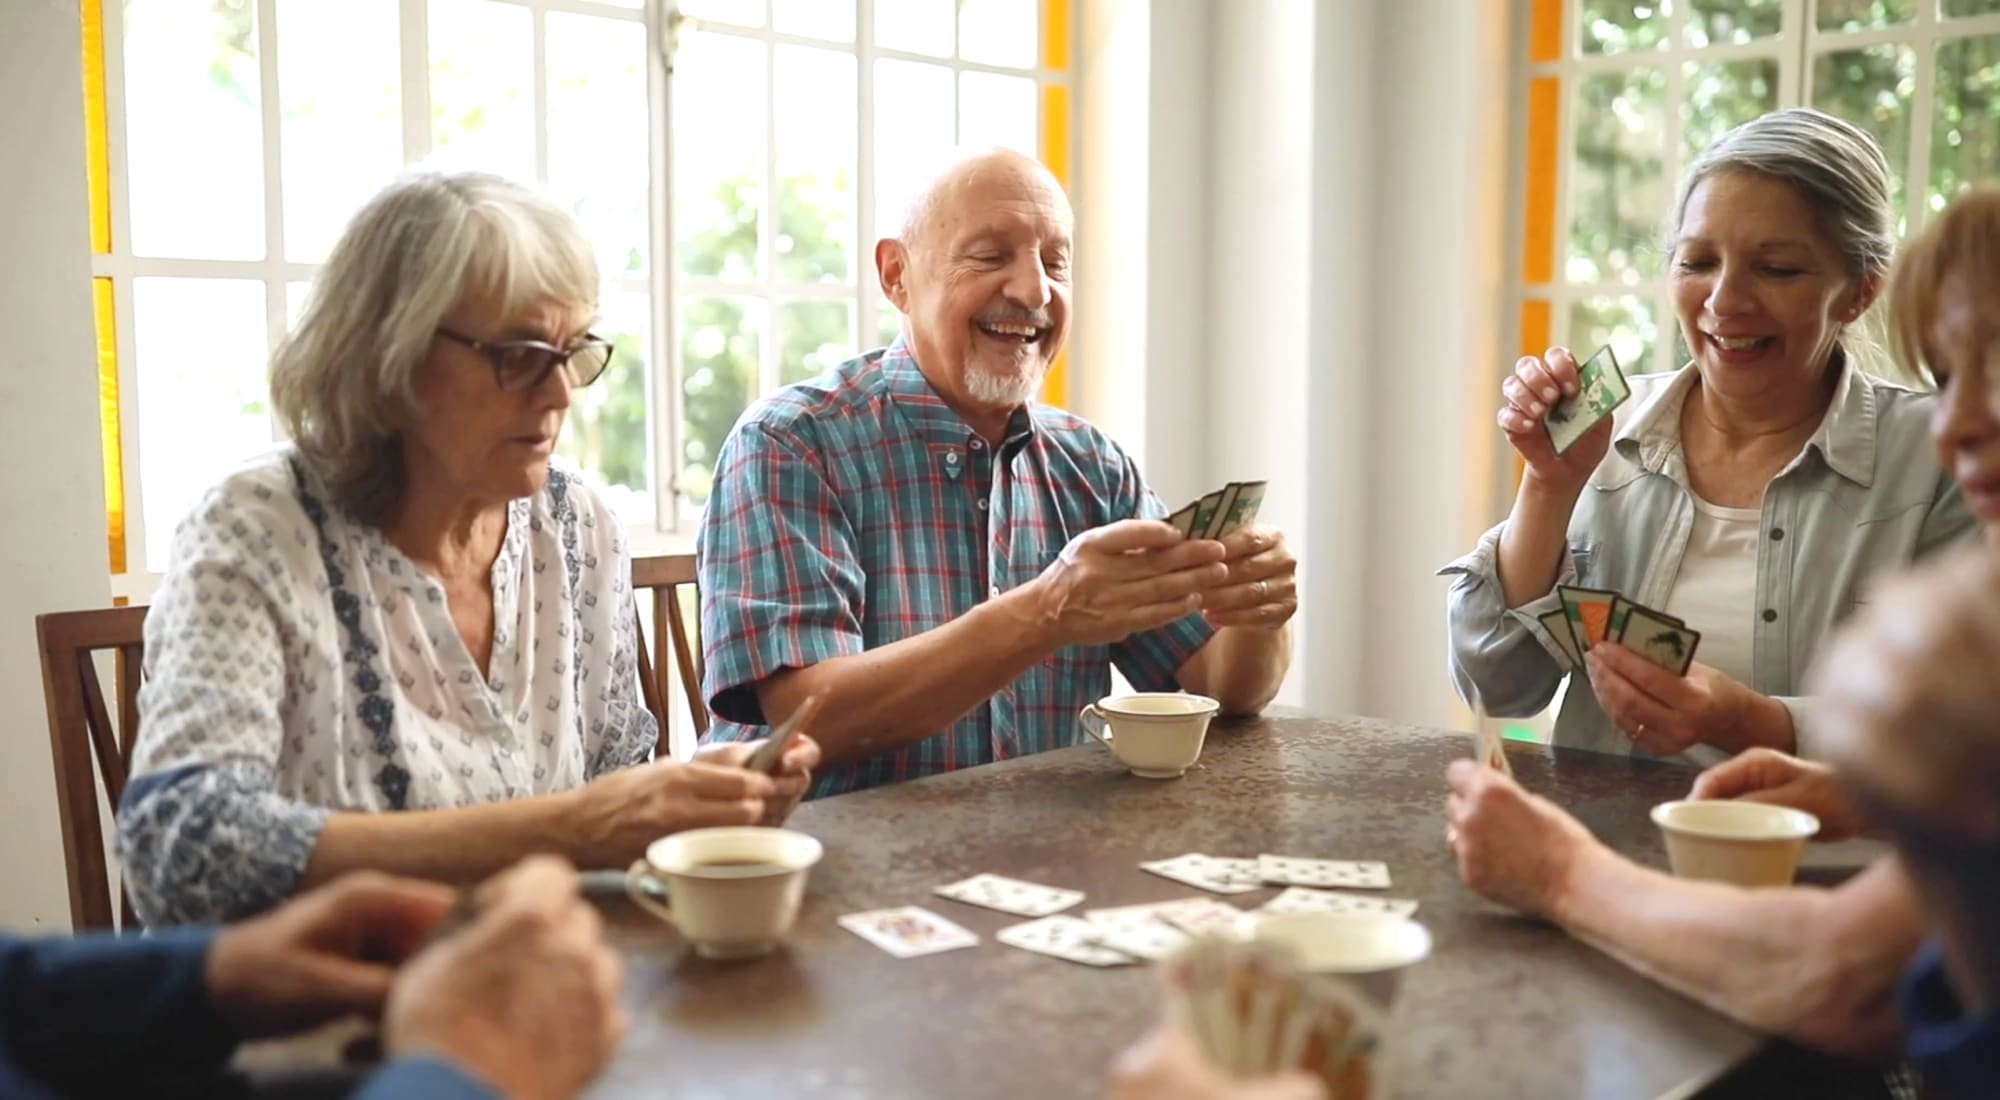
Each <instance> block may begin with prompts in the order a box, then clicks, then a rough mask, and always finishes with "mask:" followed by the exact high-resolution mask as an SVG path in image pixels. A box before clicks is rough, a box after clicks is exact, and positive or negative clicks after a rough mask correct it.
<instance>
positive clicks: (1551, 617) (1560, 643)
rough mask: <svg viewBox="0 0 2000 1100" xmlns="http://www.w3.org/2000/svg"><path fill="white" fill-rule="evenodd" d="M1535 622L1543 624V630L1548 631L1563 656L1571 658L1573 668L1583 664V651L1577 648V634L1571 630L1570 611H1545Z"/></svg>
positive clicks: (1560, 609) (1558, 609) (1559, 609)
mask: <svg viewBox="0 0 2000 1100" xmlns="http://www.w3.org/2000/svg"><path fill="white" fill-rule="evenodd" d="M1535 621H1536V622H1539V623H1541V624H1542V629H1543V630H1546V631H1548V632H1549V637H1550V638H1551V639H1553V640H1554V641H1555V643H1556V648H1557V649H1560V650H1562V652H1563V656H1565V657H1568V658H1569V664H1570V667H1571V668H1575V667H1577V666H1579V665H1581V664H1583V650H1581V649H1578V648H1577V645H1576V634H1575V632H1573V631H1571V630H1570V628H1569V612H1568V611H1565V610H1563V609H1562V608H1560V607H1558V608H1556V609H1555V610H1553V611H1544V612H1543V613H1542V614H1540V615H1538V616H1536V619H1535Z"/></svg>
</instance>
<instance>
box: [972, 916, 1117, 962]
mask: <svg viewBox="0 0 2000 1100" xmlns="http://www.w3.org/2000/svg"><path fill="white" fill-rule="evenodd" d="M1103 930H1104V929H1103V926H1101V925H1093V924H1091V923H1090V922H1089V921H1087V920H1084V919H1083V918H1081V917H1071V916H1053V917H1043V918H1041V919H1040V920H1031V921H1028V922H1027V923H1025V924H1013V925H1008V926H1007V927H1005V928H1002V929H1001V930H1000V931H998V932H995V933H993V938H994V939H996V940H999V941H1000V942H1001V943H1004V944H1006V945H1007V946H1009V947H1018V948H1020V949H1021V950H1023V951H1033V952H1035V953H1036V954H1040V955H1053V956H1055V957H1056V958H1058V959H1068V960H1069V961H1071V962H1079V963H1083V964H1084V965H1085V966H1125V965H1128V964H1130V963H1133V962H1136V961H1137V960H1136V959H1134V958H1133V957H1132V956H1130V955H1127V954H1125V953H1124V952H1122V951H1116V950H1113V949H1111V948H1109V947H1106V946H1104V945H1103V944H1101V943H1099V942H1097V936H1098V935H1099V934H1101V933H1102V932H1103Z"/></svg>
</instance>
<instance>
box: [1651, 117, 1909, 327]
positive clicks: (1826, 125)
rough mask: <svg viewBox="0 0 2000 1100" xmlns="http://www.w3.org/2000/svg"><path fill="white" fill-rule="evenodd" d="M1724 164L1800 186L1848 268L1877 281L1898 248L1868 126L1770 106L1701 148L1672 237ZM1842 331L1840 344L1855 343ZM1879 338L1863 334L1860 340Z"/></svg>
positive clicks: (1884, 167) (1684, 183)
mask: <svg viewBox="0 0 2000 1100" xmlns="http://www.w3.org/2000/svg"><path fill="white" fill-rule="evenodd" d="M1720 172H1755V173H1758V174H1760V175H1765V176H1770V177H1772V178H1774V179H1781V180H1784V181H1785V182H1786V183H1789V184H1791V185H1792V186H1793V187H1796V188H1798V191H1799V194H1800V195H1802V196H1803V197H1804V198H1805V200H1806V203H1807V204H1808V205H1810V206H1811V207H1812V208H1813V213H1814V215H1815V216H1816V218H1817V220H1818V222H1819V227H1820V231H1821V232H1822V233H1824V234H1826V237H1827V240H1829V241H1831V242H1832V243H1833V245H1834V247H1835V248H1837V249H1839V251H1840V254H1841V257H1842V258H1843V259H1844V260H1845V261H1846V263H1847V269H1848V274H1849V275H1851V276H1852V277H1854V278H1855V279H1857V280H1873V281H1876V282H1877V283H1878V284H1879V283H1880V282H1881V281H1882V280H1883V279H1884V278H1886V277H1887V276H1888V273H1889V267H1890V264H1891V263H1892V262H1894V260H1895V256H1896V218H1895V212H1894V208H1893V204H1892V200H1891V195H1892V194H1893V193H1894V192H1893V190H1892V188H1891V185H1890V177H1889V158H1888V157H1886V156H1884V155H1883V154H1882V147H1881V146H1880V145H1878V144H1876V141H1875V139H1874V138H1873V137H1870V136H1869V135H1868V133H1867V131H1865V130H1862V129H1861V128H1860V127H1858V126H1855V125H1854V124H1853V123H1850V122H1845V121H1842V120H1841V119H1837V118H1835V117H1833V116H1832V115H1829V114H1826V113H1824V112H1821V111H1815V110H1813V109H1812V108H1810V107H1792V108H1788V109H1786V110H1782V111H1773V112H1771V113H1770V114H1767V115H1764V116H1763V117H1761V118H1757V119H1753V120H1751V121H1749V122H1746V123H1744V124H1743V125H1741V126H1738V127H1736V128H1735V129H1733V130H1731V131H1729V132H1728V133H1726V134H1724V135H1722V136H1721V137H1720V138H1717V139H1716V141H1715V143H1714V144H1712V145H1710V146H1709V147H1708V148H1707V149H1704V150H1702V153H1701V155H1700V156H1698V157H1696V158H1695V159H1694V163H1693V164H1692V165H1690V166H1689V167H1688V170H1687V174H1686V176H1685V178H1683V179H1682V180H1681V188H1680V197H1679V199H1678V200H1676V201H1675V203H1674V217H1673V224H1672V226H1671V227H1670V232H1669V233H1668V240H1667V250H1668V252H1669V254H1671V253H1672V251H1673V250H1674V248H1675V247H1676V246H1677V245H1678V243H1679V238H1680V234H1681V225H1682V223H1683V220H1684V219H1685V218H1686V216H1687V205H1688V199H1689V198H1690V197H1692V196H1693V195H1694V191H1695V188H1697V187H1699V186H1701V183H1702V181H1703V180H1706V179H1707V178H1708V177H1710V176H1713V175H1715V174H1717V173H1720ZM1848 342H1849V341H1848V339H1847V338H1846V337H1843V338H1842V341H1841V344H1842V347H1841V350H1842V351H1843V352H1847V351H1851V350H1859V348H1858V347H1857V348H1856V349H1849V348H1847V347H1846V346H1845V345H1846V344H1847V343H1848ZM1874 343H1875V341H1872V340H1868V339H1867V338H1866V337H1862V338H1861V340H1859V341H1858V344H1859V345H1860V346H1872V345H1873V344H1874Z"/></svg>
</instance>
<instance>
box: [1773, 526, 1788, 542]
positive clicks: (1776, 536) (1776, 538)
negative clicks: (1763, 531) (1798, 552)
mask: <svg viewBox="0 0 2000 1100" xmlns="http://www.w3.org/2000/svg"><path fill="white" fill-rule="evenodd" d="M1771 541H1772V542H1783V541H1785V529H1784V528H1782V527H1773V528H1771Z"/></svg>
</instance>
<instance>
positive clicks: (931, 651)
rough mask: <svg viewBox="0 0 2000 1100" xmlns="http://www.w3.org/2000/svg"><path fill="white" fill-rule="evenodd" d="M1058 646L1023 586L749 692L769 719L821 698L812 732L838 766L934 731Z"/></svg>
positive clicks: (830, 762)
mask: <svg viewBox="0 0 2000 1100" xmlns="http://www.w3.org/2000/svg"><path fill="white" fill-rule="evenodd" d="M1061 644H1062V643H1061V641H1060V640H1059V639H1057V638H1056V637H1054V636H1053V634H1052V632H1051V629H1050V626H1049V624H1048V623H1047V622H1045V621H1044V620H1043V619H1042V618H1041V617H1040V615H1039V614H1038V613H1037V611H1036V608H1035V604H1034V601H1033V594H1032V593H1031V592H1030V591H1029V589H1028V588H1027V587H1026V586H1024V587H1023V588H1017V589H1015V590H1013V591H1012V592H1008V593H1005V594H1003V595H1001V596H997V597H995V598H993V599H991V600H988V601H986V602H985V603H982V604H980V605H979V606H977V607H975V608H973V609H972V610H970V611H968V612H966V613H965V614H963V615H961V616H959V617H958V618H956V619H954V620H952V621H951V622H949V623H946V624H945V625H943V626H941V627H938V628H936V629H934V630H929V631H925V632H924V633H922V634H918V635H915V636H913V637H909V638H905V639H903V640H902V641H899V642H894V643H892V644H890V645H886V646H881V647H878V648H875V649H871V650H868V651H866V652H863V653H856V654H853V655H851V656H846V657H836V658H834V659H832V660H828V661H821V662H819V663H817V664H814V665H812V666H810V667H808V668H799V669H788V670H786V671H784V672H781V673H778V674H776V675H773V676H771V677H769V678H767V679H766V680H764V681H763V682H762V683H760V684H758V685H757V697H758V702H759V704H760V705H761V707H762V709H763V711H764V717H765V719H766V720H767V721H770V722H776V721H780V720H782V718H783V717H784V716H785V715H788V714H790V713H791V712H792V711H793V710H795V709H796V708H797V707H798V706H799V704H801V703H803V702H805V700H806V699H807V697H809V696H813V695H818V696H821V697H822V698H823V699H824V705H823V706H822V707H821V708H820V713H819V717H817V718H815V719H814V720H813V727H812V731H811V732H812V736H813V738H814V740H816V741H818V742H819V744H820V749H821V751H822V752H823V753H824V758H823V759H824V761H825V763H826V764H828V765H833V764H843V763H848V762H851V761H854V760H860V759H863V758H866V757H869V756H873V755H875V754H876V753H881V752H890V751H893V750H896V749H900V748H903V747H905V746H908V745H911V744H914V743H916V742H918V741H921V740H923V739H924V738H926V737H930V736H932V735H934V734H937V733H939V732H942V731H943V730H945V729H946V728H948V727H950V726H951V724H952V723H954V722H956V721H958V719H960V718H961V717H963V716H964V715H965V714H966V712H968V711H970V710H971V709H972V708H973V707H976V706H978V705H979V704H981V703H983V702H985V701H986V700H987V699H988V698H991V697H992V695H993V694H994V693H995V692H997V691H999V690H1000V689H1002V688H1004V687H1006V686H1007V685H1008V684H1011V683H1013V682H1014V681H1015V680H1017V679H1019V678H1020V676H1021V674H1022V673H1024V672H1026V671H1027V670H1029V669H1030V668H1033V667H1034V666H1035V665H1037V664H1039V663H1041V662H1042V661H1043V660H1045V659H1047V657H1048V656H1049V654H1051V653H1053V652H1055V651H1056V650H1057V649H1058V648H1060V647H1061Z"/></svg>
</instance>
